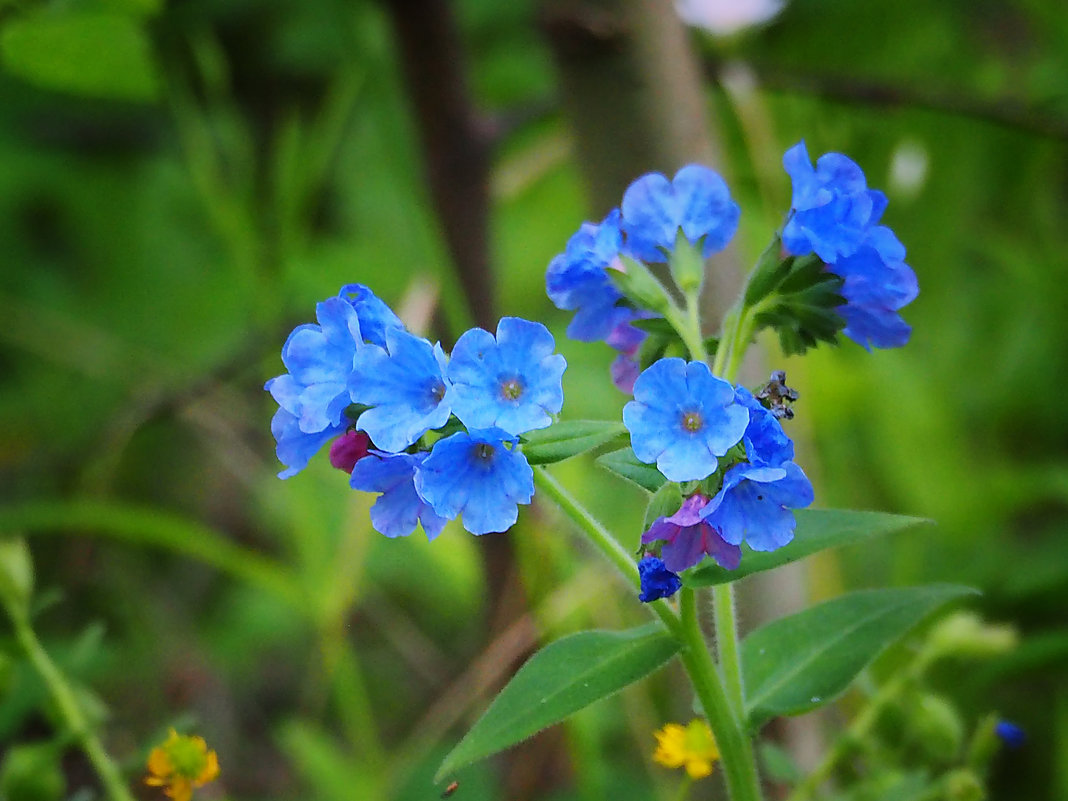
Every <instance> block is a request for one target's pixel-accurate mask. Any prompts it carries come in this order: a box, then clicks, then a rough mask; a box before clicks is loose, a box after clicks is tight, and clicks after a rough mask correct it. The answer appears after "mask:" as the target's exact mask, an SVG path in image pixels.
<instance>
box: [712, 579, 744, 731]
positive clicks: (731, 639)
mask: <svg viewBox="0 0 1068 801" xmlns="http://www.w3.org/2000/svg"><path fill="white" fill-rule="evenodd" d="M712 604H713V610H714V619H715V622H716V653H717V655H718V656H719V665H720V670H721V671H722V672H723V683H724V685H725V687H726V691H727V697H728V698H729V699H730V702H731V704H732V706H733V709H734V713H735V715H737V716H738V718H739V719H741V718H742V717H743V716H744V714H745V689H744V684H743V681H742V658H741V653H740V652H739V650H738V625H737V621H736V618H735V610H734V585H733V584H718V585H716V586H715V587H713V588H712Z"/></svg>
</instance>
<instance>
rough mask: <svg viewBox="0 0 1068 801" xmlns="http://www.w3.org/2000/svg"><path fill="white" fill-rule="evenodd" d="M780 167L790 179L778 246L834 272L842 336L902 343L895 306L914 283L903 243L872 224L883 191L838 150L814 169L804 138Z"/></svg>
mask: <svg viewBox="0 0 1068 801" xmlns="http://www.w3.org/2000/svg"><path fill="white" fill-rule="evenodd" d="M783 167H784V168H785V169H786V172H787V173H788V174H789V176H790V179H791V181H792V182H793V198H792V203H791V213H790V218H789V220H788V221H787V223H786V225H785V226H784V228H783V231H782V242H783V247H785V248H786V250H787V251H788V252H790V253H792V254H793V255H795V256H803V255H807V254H809V253H815V254H816V255H817V256H818V257H819V258H820V259H821V260H822V261H823V262H824V263H825V264H826V265H827V268H828V269H829V270H830V271H831V272H833V273H835V274H836V275H839V276H841V278H842V279H843V281H844V284H843V286H842V289H841V294H842V296H843V297H844V298H845V299H846V301H847V303H846V305H844V306H841V307H839V308H838V309H837V311H838V313H839V314H840V315H842V317H844V318H845V321H846V327H845V328H844V329H843V333H844V334H845V335H846V336H848V337H849V338H850V339H852V340H853V341H855V342H857V343H858V344H860V345H863V346H864V347H865V348H867V349H868V350H871V348H872V346H875V347H877V348H893V347H900V346H901V345H904V344H905V343H906V342H908V339H909V334H910V333H911V331H912V329H911V328H910V327H909V325H908V324H907V323H906V322H905V321H904V320H903V319H901V316H900V315H899V314H898V311H899V310H900V309H901V308H903V307H904V306H906V305H907V304H909V303H911V302H912V301H913V300H915V298H916V296H917V295H918V294H919V285H918V284H917V282H916V274H915V273H914V272H913V271H912V268H911V267H909V266H908V265H907V264H905V247H904V246H903V245H902V244H901V242H900V241H898V238H897V237H896V236H895V235H894V232H893V231H891V230H890V229H889V228H887V227H886V226H884V225H879V220H880V218H881V217H882V214H883V211H885V210H886V195H884V194H883V193H882V192H879V191H878V190H874V189H868V185H867V181H866V180H865V178H864V173H863V171H861V169H860V167H859V166H857V164H856V163H855V162H854V161H853V160H852V159H850V158H848V157H847V156H843V155H842V154H840V153H825V154H824V155H822V156H820V157H819V159H818V160H817V161H816V166H815V167H813V166H812V162H811V160H810V159H809V155H808V151H807V149H806V148H805V143H804V142H799V143H798V144H796V145H794V146H793V147H792V148H790V149H789V150H787V151H786V154H785V155H784V156H783Z"/></svg>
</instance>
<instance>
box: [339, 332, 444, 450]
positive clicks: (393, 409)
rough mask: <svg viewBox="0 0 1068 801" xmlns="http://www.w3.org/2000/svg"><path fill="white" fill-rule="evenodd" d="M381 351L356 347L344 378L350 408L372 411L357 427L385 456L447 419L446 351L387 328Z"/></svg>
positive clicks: (373, 347)
mask: <svg viewBox="0 0 1068 801" xmlns="http://www.w3.org/2000/svg"><path fill="white" fill-rule="evenodd" d="M385 338H386V347H385V349H383V348H380V347H378V346H377V345H365V346H364V347H362V348H360V350H359V351H358V352H357V354H356V358H355V360H354V362H353V365H354V366H353V373H352V376H351V377H350V379H349V395H350V396H351V398H352V401H353V402H354V403H360V404H364V405H367V406H371V407H373V408H371V409H368V410H367V411H365V412H364V413H363V414H361V415H360V417H359V420H357V425H358V426H359V428H360V429H361V430H363V431H366V432H367V434H368V436H370V437H371V439H372V440H374V443H375V444H376V445H377V446H378V447H379V448H381V449H382V450H384V451H390V452H393V453H396V452H398V451H402V450H404V449H405V448H407V447H408V446H409V445H411V444H412V443H413V442H415V441H416V440H417V439H419V437H421V436H422V435H423V434H424V433H426V432H427V431H428V430H430V429H432V428H440V427H441V426H443V425H445V423H446V422H447V421H448V419H449V413H450V412H449V405H448V403H446V402H445V395H446V390H447V389H448V387H447V386H446V383H445V352H444V351H443V350H442V349H441V346H440V345H431V344H430V343H429V342H428V341H427V340H425V339H423V338H421V337H417V336H414V335H413V334H410V333H408V332H407V331H404V330H402V329H400V328H387V329H386V331H385Z"/></svg>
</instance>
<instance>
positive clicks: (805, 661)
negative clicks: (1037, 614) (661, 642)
mask: <svg viewBox="0 0 1068 801" xmlns="http://www.w3.org/2000/svg"><path fill="white" fill-rule="evenodd" d="M975 593H976V591H975V590H973V589H971V588H969V587H959V586H955V585H951V584H932V585H930V586H926V587H903V588H894V589H883V590H863V591H861V592H853V593H850V594H848V595H843V596H842V597H840V598H835V599H834V600H831V601H827V602H825V603H822V604H819V605H817V606H814V607H812V608H810V609H806V610H804V611H803V612H799V613H797V614H796V615H791V616H789V617H785V618H780V619H779V620H775V621H773V622H771V623H769V624H767V625H766V626H761V627H760V628H759V629H757V630H756V631H754V632H753V633H751V634H750V635H749V636H748V637H746V638H745V640H744V641H743V642H742V666H743V673H744V675H745V686H746V699H745V706H746V717H747V719H748V721H749V725H750V726H751V727H753V728H754V729H755V728H757V727H758V726H760V725H761V724H762V723H764V722H765V721H767V720H768V719H770V718H773V717H775V716H777V715H798V714H801V713H802V712H807V711H809V710H811V709H815V708H816V707H818V706H822V705H823V704H826V703H827V702H829V701H832V700H833V699H834V698H835V697H837V696H838V694H839V693H841V692H842V691H844V690H845V689H846V687H848V686H849V684H850V682H852V681H853V679H854V678H855V677H856V675H857V674H858V673H859V672H860V671H861V670H863V669H864V667H866V666H867V665H868V663H870V662H871V661H872V660H873V659H875V657H877V656H878V655H879V654H880V653H882V651H883V650H884V649H885V648H887V647H888V646H889V645H890V644H891V643H893V642H894V641H895V640H897V639H899V638H900V637H902V636H903V635H905V634H906V633H907V632H908V631H909V630H910V629H911V628H912V627H913V626H915V625H916V624H917V623H919V622H920V621H921V620H923V619H924V618H925V617H927V616H928V615H929V614H931V613H932V612H934V611H935V610H936V609H938V608H939V607H940V606H943V605H944V604H947V603H949V602H950V601H953V600H956V599H958V598H963V597H964V596H967V595H972V594H975Z"/></svg>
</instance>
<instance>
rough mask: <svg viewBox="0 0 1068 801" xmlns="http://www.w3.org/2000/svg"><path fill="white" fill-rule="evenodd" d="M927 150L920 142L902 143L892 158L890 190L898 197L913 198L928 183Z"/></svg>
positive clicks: (908, 141)
mask: <svg viewBox="0 0 1068 801" xmlns="http://www.w3.org/2000/svg"><path fill="white" fill-rule="evenodd" d="M928 161H929V160H928V157H927V149H926V148H924V146H923V145H922V144H920V143H919V142H916V141H913V140H908V139H906V140H905V141H902V142H900V143H899V144H898V146H897V147H896V148H894V154H893V156H891V157H890V181H889V183H890V188H891V189H892V190H893V191H894V193H895V194H896V195H899V196H900V197H904V198H912V197H915V196H916V195H918V194H919V193H920V192H921V191H922V190H923V185H924V184H925V183H927V167H928Z"/></svg>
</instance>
